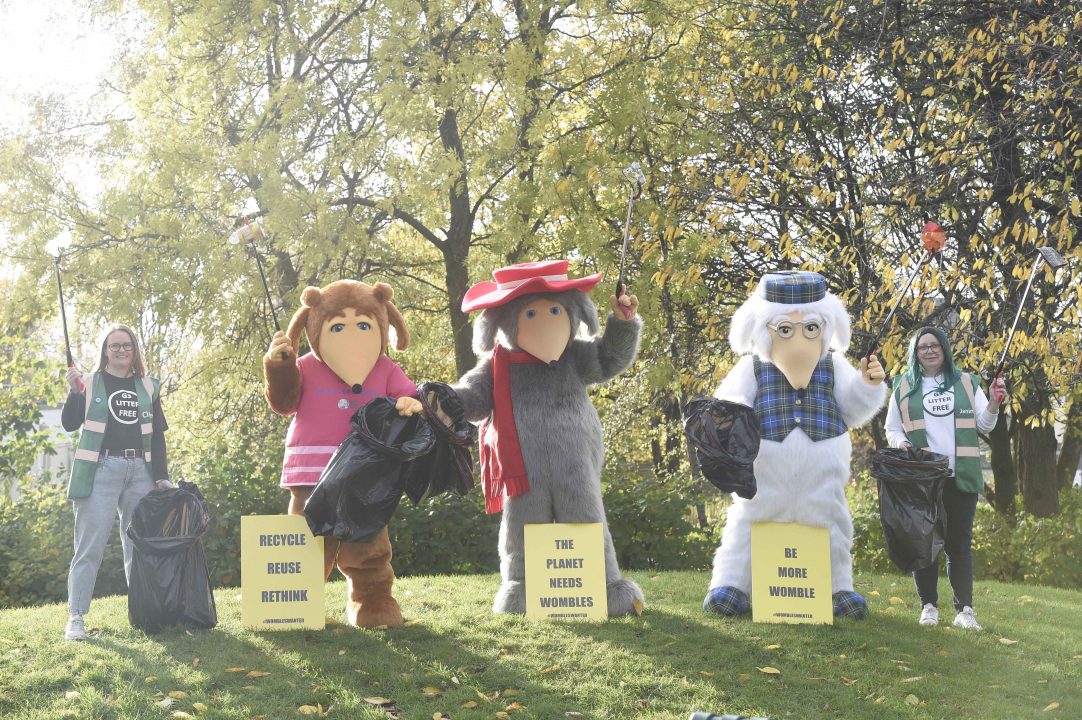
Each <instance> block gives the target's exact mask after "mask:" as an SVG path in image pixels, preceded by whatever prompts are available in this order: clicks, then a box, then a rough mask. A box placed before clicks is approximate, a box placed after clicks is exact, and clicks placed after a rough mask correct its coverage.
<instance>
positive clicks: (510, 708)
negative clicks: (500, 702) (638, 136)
mask: <svg viewBox="0 0 1082 720" xmlns="http://www.w3.org/2000/svg"><path fill="white" fill-rule="evenodd" d="M523 707H524V706H523V705H522V703H520V702H518V701H515V702H513V703H511V704H510V705H508V706H507V707H505V708H504V711H506V712H511V711H513V710H521V709H522V708H523Z"/></svg>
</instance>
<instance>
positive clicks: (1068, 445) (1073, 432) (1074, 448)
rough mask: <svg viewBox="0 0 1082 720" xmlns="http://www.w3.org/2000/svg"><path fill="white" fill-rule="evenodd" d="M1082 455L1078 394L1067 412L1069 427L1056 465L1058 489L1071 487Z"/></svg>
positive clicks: (1080, 396)
mask: <svg viewBox="0 0 1082 720" xmlns="http://www.w3.org/2000/svg"><path fill="white" fill-rule="evenodd" d="M1080 455H1082V394H1079V393H1076V394H1075V396H1074V398H1072V399H1071V406H1070V409H1069V410H1068V411H1067V426H1066V429H1065V430H1064V431H1063V446H1062V447H1061V448H1060V451H1059V461H1058V462H1057V463H1056V488H1057V489H1058V490H1064V489H1066V488H1069V487H1071V483H1072V482H1073V480H1074V471H1075V468H1077V467H1078V461H1079V456H1080Z"/></svg>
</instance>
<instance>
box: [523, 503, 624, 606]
mask: <svg viewBox="0 0 1082 720" xmlns="http://www.w3.org/2000/svg"><path fill="white" fill-rule="evenodd" d="M524 533H525V543H526V617H528V618H530V619H533V620H540V619H545V618H550V619H569V618H574V619H582V620H605V619H606V618H608V616H609V607H608V596H607V594H606V592H605V543H604V541H603V540H602V535H601V523H545V524H539V525H526V526H525V528H524Z"/></svg>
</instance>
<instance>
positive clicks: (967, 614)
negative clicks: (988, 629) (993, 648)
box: [954, 605, 981, 630]
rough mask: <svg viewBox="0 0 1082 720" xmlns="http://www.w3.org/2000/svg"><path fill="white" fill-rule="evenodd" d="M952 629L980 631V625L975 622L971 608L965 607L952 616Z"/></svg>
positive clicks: (975, 618)
mask: <svg viewBox="0 0 1082 720" xmlns="http://www.w3.org/2000/svg"><path fill="white" fill-rule="evenodd" d="M954 627H960V628H964V629H966V630H980V629H981V624H980V623H979V622H977V617H976V615H974V614H973V608H971V607H970V606H968V605H966V606H965V607H964V608H962V611H961V612H959V613H958V614H957V615H955V616H954Z"/></svg>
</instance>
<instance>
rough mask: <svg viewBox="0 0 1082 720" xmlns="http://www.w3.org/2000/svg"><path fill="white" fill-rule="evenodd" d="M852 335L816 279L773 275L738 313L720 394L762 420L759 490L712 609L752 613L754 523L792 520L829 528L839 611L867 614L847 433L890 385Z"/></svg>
mask: <svg viewBox="0 0 1082 720" xmlns="http://www.w3.org/2000/svg"><path fill="white" fill-rule="evenodd" d="M849 339H850V322H849V315H848V314H847V312H846V310H845V307H844V306H843V305H842V303H841V301H840V300H839V299H838V298H837V297H836V296H835V295H833V294H831V293H829V292H827V290H826V280H825V279H824V278H823V277H822V276H821V275H819V274H818V273H812V272H779V273H771V274H768V275H766V276H764V277H763V279H762V280H761V281H760V283H759V286H758V288H757V289H756V292H755V293H754V294H753V295H752V296H751V297H750V298H748V300H747V301H746V302H745V303H744V304H743V305H741V306H740V308H739V309H738V310H737V311H736V313H735V314H734V315H733V321H732V326H731V329H730V332H729V343H730V345H731V346H732V348H733V350H734V351H736V352H737V353H740V354H741V355H743V357H741V358H740V360H739V362H737V364H736V366H735V367H734V368H733V369H732V371H731V372H730V373H729V374H728V375H727V376H726V377H725V379H724V380H723V381H722V383H721V385H720V387H718V389H717V392H716V393H715V395H716V397H718V398H719V399H722V400H729V401H732V402H738V403H742V404H744V405H748V406H750V407H753V408H755V411H756V414H757V415H758V416H759V423H760V431H761V435H762V438H761V444H760V448H759V455H758V457H757V458H756V460H755V478H756V481H757V484H758V491H757V493H756V495H755V497H754V498H752V499H750V500H745V499H743V498H739V497H736V496H735V495H734V502H733V505H732V507H731V508H730V509H729V513H728V518H727V520H726V522H725V529H724V531H723V533H722V539H721V545H720V547H719V548H718V550H717V553H716V555H715V556H714V570H713V576H712V578H711V582H710V591H709V592H708V593H707V596H706V600H705V601H704V603H703V605H704V608H705V609H706V610H709V611H712V612H717V613H720V614H722V615H738V614H741V613H744V612H747V611H748V610H749V608H750V599H751V526H752V524H753V523H757V522H783V523H784V522H792V523H802V524H805V525H812V526H816V527H825V528H827V529H828V530H829V531H830V558H831V579H832V593H833V595H834V597H833V600H834V614H835V615H847V616H850V617H857V618H863V617H865V616H866V615H867V603H866V602H865V600H864V598H863V597H861V596H860V595H859V594H857V593H855V592H854V591H853V568H852V555H851V547H852V544H853V522H852V518H851V516H850V514H849V506H848V503H847V502H846V499H845V492H844V488H845V484H846V483H847V482H848V481H849V473H850V471H849V458H850V455H851V454H852V442H851V441H850V438H849V433H848V428H852V427H857V426H859V425H862V424H864V423H866V422H867V421H868V420H870V419H871V418H872V416H873V415H875V413H876V412H877V411H878V410H879V408H880V407H881V406H882V404H883V402H884V400H885V399H886V385H885V384H884V383H883V382H882V378H883V374H882V369H881V368H880V366H879V363H878V362H877V361H876V360H875V359H874V357H873V358H872V359H871V361H870V362H869V363H868V367H867V369H866V370H863V371H862V370H858V369H856V368H854V367H853V366H852V365H850V364H849V362H848V361H847V360H846V359H845V355H844V354H843V353H844V352H845V350H846V349H848V347H849ZM862 372H863V375H862Z"/></svg>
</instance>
